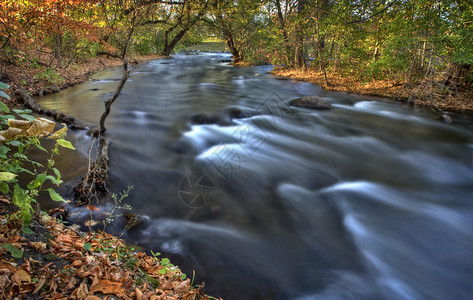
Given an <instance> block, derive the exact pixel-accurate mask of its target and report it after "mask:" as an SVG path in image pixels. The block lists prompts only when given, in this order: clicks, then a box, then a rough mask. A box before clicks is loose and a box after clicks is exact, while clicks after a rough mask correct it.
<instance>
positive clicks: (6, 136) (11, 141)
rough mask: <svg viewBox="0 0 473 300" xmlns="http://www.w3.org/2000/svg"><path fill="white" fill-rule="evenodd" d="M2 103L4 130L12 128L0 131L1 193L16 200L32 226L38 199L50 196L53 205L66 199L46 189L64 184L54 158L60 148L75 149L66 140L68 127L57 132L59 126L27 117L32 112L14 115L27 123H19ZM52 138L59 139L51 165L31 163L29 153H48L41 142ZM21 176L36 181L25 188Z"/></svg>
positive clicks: (20, 212)
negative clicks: (48, 186) (45, 194)
mask: <svg viewBox="0 0 473 300" xmlns="http://www.w3.org/2000/svg"><path fill="white" fill-rule="evenodd" d="M1 104H3V103H1V102H0V126H1V127H4V126H5V125H7V126H8V128H7V129H6V130H3V131H0V163H1V167H0V192H1V193H3V194H4V195H6V196H8V197H10V198H11V199H12V202H13V204H15V205H16V206H18V207H19V215H20V217H21V219H22V220H23V221H24V223H25V225H26V226H28V225H29V223H30V221H31V219H32V216H33V213H34V211H35V209H36V210H37V211H39V207H38V204H37V198H38V196H39V194H40V193H41V192H43V191H44V192H48V193H49V196H50V198H51V199H52V200H53V201H64V199H63V198H62V197H61V196H60V195H59V194H58V193H57V192H56V191H55V190H54V189H53V188H43V185H44V183H45V182H46V181H48V180H49V181H50V182H51V183H53V184H54V185H56V186H58V185H59V184H61V183H62V180H61V173H60V172H59V170H58V169H57V168H55V167H54V164H55V161H54V157H55V156H56V155H58V154H59V147H64V148H69V149H74V147H73V146H72V144H71V143H70V142H68V141H66V140H64V139H63V137H64V136H65V135H66V132H67V127H66V126H65V125H64V127H63V128H62V129H60V130H58V131H56V132H53V130H54V126H55V123H54V122H52V121H49V120H46V119H36V118H34V117H31V116H29V115H28V114H27V112H28V111H23V110H17V111H14V112H15V113H17V115H18V116H20V117H22V118H24V119H26V120H18V119H15V116H13V115H10V113H11V111H10V109H9V108H8V107H7V106H6V105H4V104H3V105H1ZM45 136H48V138H49V139H55V144H54V148H53V150H52V151H51V154H50V157H49V159H48V160H47V165H45V166H43V164H41V163H39V162H37V161H34V160H31V159H30V158H29V157H28V152H29V150H31V149H32V148H37V149H39V150H41V151H44V152H46V153H48V150H46V149H45V148H44V147H43V146H41V143H40V140H39V139H40V138H42V137H45ZM20 175H30V176H32V178H33V179H32V180H31V181H30V182H29V183H28V184H27V185H26V186H24V184H23V185H21V184H20V181H19V176H20Z"/></svg>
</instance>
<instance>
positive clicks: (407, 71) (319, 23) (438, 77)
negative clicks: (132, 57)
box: [0, 0, 473, 90]
mask: <svg viewBox="0 0 473 300" xmlns="http://www.w3.org/2000/svg"><path fill="white" fill-rule="evenodd" d="M204 33H210V34H212V35H216V36H219V37H221V38H222V39H224V40H225V42H226V44H227V47H228V49H229V51H230V52H231V53H232V55H233V59H234V61H235V62H239V61H247V62H250V63H264V62H271V63H273V64H275V65H284V66H290V67H295V68H301V69H305V68H312V69H315V70H318V71H319V72H321V73H323V74H325V75H326V74H327V73H330V72H336V73H339V74H342V75H354V76H356V77H358V78H359V79H360V80H366V79H370V78H377V79H389V80H392V81H394V82H399V83H401V82H404V83H408V84H409V83H414V82H418V81H435V82H436V83H439V84H441V85H442V86H443V87H444V88H445V89H447V90H455V89H462V88H465V87H467V86H468V85H470V84H471V83H472V76H473V75H472V65H473V4H472V2H471V1H467V0H417V1H404V0H358V1H350V0H311V1H309V0H232V1H230V0H70V1H52V0H29V1H26V0H17V1H13V0H3V1H1V2H0V59H2V60H3V61H5V62H8V63H14V62H15V60H18V59H19V58H20V57H23V54H22V53H23V52H21V51H25V52H28V53H35V56H36V60H37V61H42V60H41V59H42V58H43V56H44V54H49V55H50V56H49V57H50V61H48V62H46V63H47V64H52V63H53V62H54V63H60V64H65V65H67V63H68V62H69V61H71V60H73V59H79V58H80V57H82V56H86V55H95V54H97V53H104V52H106V53H113V54H114V55H116V56H122V57H123V56H124V55H125V54H126V53H127V52H128V51H130V50H131V51H135V52H139V53H141V54H149V53H160V54H164V55H169V54H170V53H172V52H173V51H174V50H175V49H176V47H179V45H181V44H186V43H189V42H196V41H199V40H200V39H201V37H202V35H203V34H204ZM20 50H21V51H20ZM18 51H20V52H21V53H20V52H18ZM43 63H44V61H43Z"/></svg>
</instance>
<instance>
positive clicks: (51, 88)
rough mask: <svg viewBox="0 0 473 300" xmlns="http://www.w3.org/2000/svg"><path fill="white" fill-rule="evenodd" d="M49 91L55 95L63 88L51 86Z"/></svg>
mask: <svg viewBox="0 0 473 300" xmlns="http://www.w3.org/2000/svg"><path fill="white" fill-rule="evenodd" d="M49 89H50V90H51V91H52V92H53V93H59V92H60V91H61V88H60V87H58V86H57V85H51V86H50V87H49Z"/></svg>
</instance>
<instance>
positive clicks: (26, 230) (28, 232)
mask: <svg viewBox="0 0 473 300" xmlns="http://www.w3.org/2000/svg"><path fill="white" fill-rule="evenodd" d="M21 231H22V232H23V233H24V234H34V231H33V230H31V228H29V227H26V226H25V225H22V226H21Z"/></svg>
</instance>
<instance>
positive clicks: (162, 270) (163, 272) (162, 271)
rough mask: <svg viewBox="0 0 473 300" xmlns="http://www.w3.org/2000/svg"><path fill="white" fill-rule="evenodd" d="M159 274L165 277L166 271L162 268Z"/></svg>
mask: <svg viewBox="0 0 473 300" xmlns="http://www.w3.org/2000/svg"><path fill="white" fill-rule="evenodd" d="M158 273H159V274H161V275H164V274H165V273H166V269H164V268H162V269H159V270H158Z"/></svg>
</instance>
